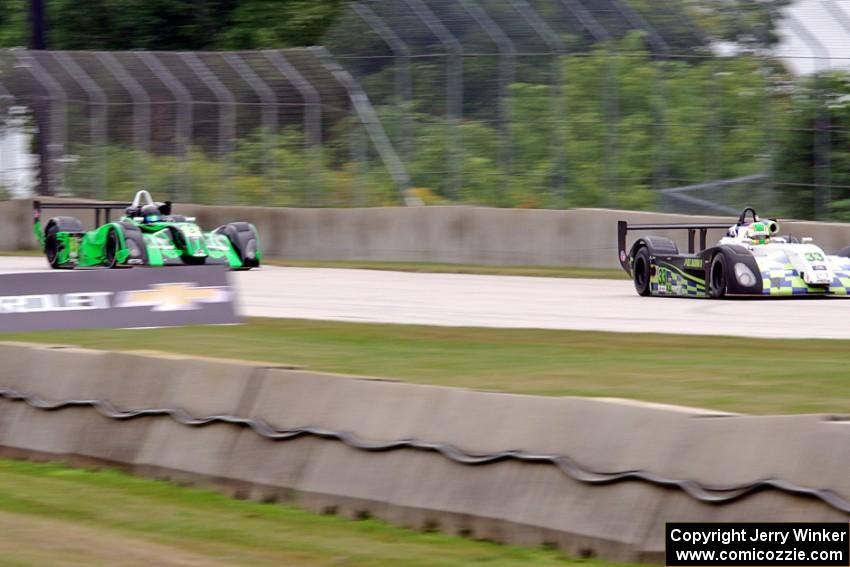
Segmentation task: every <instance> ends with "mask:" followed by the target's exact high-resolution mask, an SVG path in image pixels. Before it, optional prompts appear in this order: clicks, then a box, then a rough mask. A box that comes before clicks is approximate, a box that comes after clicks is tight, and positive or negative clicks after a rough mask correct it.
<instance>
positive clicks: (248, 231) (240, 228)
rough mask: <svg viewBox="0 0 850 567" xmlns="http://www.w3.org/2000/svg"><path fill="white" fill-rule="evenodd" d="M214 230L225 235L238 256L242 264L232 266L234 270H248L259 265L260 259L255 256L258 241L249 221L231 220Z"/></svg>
mask: <svg viewBox="0 0 850 567" xmlns="http://www.w3.org/2000/svg"><path fill="white" fill-rule="evenodd" d="M214 232H215V233H217V234H223V235H225V236H226V237H227V239H228V240H229V241H230V245H231V246H232V247H233V249H234V250H235V251H236V254H237V255H238V256H239V261H240V262H242V266H240V267H239V268H234V269H235V270H240V271H241V270H250V269H251V268H258V267H259V266H260V260H259V258H257V253H258V252H259V250H258V248H259V242H258V240H257V235H256V233H255V232H254V229H253V228H252V226H251V223H247V222H231V223H228V224H226V225H224V226H220V227H218V228H217V229H215V231H214Z"/></svg>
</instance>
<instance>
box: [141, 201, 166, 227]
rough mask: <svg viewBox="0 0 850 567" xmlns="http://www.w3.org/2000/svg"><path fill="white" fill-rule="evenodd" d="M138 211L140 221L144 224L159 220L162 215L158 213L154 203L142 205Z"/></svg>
mask: <svg viewBox="0 0 850 567" xmlns="http://www.w3.org/2000/svg"><path fill="white" fill-rule="evenodd" d="M140 212H141V213H142V214H141V217H142V222H143V223H145V224H147V223H152V222H159V221H160V220H162V217H161V216H160V214H159V207H157V206H156V205H145V206H144V207H142V209H141V211H140Z"/></svg>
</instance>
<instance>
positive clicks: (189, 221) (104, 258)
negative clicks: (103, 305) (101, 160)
mask: <svg viewBox="0 0 850 567" xmlns="http://www.w3.org/2000/svg"><path fill="white" fill-rule="evenodd" d="M142 201H147V202H146V203H142ZM151 205H153V206H155V207H156V210H157V211H158V213H159V214H157V215H155V216H154V217H150V216H149V217H148V218H145V217H143V216H141V209H142V207H144V206H148V207H150V206H151ZM46 209H55V210H63V209H64V210H93V211H94V218H95V228H94V229H93V230H88V231H86V230H84V229H83V225H82V223H81V222H80V220H79V219H77V218H75V217H71V216H54V217H50V218H48V219H47V220H46V221H43V219H42V211H44V210H46ZM117 210H120V211H123V215H122V216H121V217H120V218H119V219H118V220H112V218H111V217H112V213H113V212H114V211H117ZM33 217H34V218H33V229H34V232H35V237H36V239H37V240H38V242H39V244H40V245H41V248H42V250H43V251H44V253H45V255H46V256H47V261H48V262H49V264H50V266H51V267H52V268H57V269H60V268H64V269H72V268H97V267H103V268H118V267H133V266H152V267H160V266H185V265H205V264H223V265H226V266H229V267H230V268H231V269H237V270H240V269H241V270H245V269H250V268H256V267H258V266H259V265H260V262H261V259H262V252H261V250H260V238H259V235H258V234H257V229H256V227H254V225H253V224H251V223H247V222H232V223H228V224H225V225H223V226H220V227H218V228H216V229H215V230H212V231H208V232H204V231H202V230H201V229H200V227H199V226H198V225H197V224H196V223H195V222H194V219H193V218H188V217H185V216H183V215H175V214H172V213H171V203H170V202H164V203H154V202H153V201H152V200H151V199H150V195H148V194H147V192H145V191H140V192H139V194H137V196H136V199H134V201H133V203H131V204H126V203H76V202H59V203H44V202H41V201H33Z"/></svg>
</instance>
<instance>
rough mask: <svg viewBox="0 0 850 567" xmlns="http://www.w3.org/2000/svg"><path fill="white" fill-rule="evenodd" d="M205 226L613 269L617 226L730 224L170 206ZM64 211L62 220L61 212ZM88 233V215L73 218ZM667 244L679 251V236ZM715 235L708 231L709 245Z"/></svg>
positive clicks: (21, 214) (507, 213)
mask: <svg viewBox="0 0 850 567" xmlns="http://www.w3.org/2000/svg"><path fill="white" fill-rule="evenodd" d="M29 203H30V202H29V201H11V202H0V250H16V249H22V248H31V247H33V246H34V240H33V238H32V236H31V228H30V226H31V225H30V223H31V219H32V215H31V212H30V209H29V207H30V204H29ZM175 212H178V213H181V214H187V215H191V216H195V217H197V218H198V221H199V222H200V223H201V225H202V226H204V227H206V228H214V227H216V226H219V225H221V224H224V223H226V222H228V221H234V220H245V221H250V222H253V223H254V224H256V225H257V227H258V229H259V231H260V237H261V239H262V241H263V248H264V250H265V252H266V254H267V255H268V256H269V257H274V258H287V259H308V260H375V261H405V262H457V263H469V264H493V265H549V266H578V267H595V268H615V267H617V266H618V263H617V242H616V223H617V220H620V219H623V220H628V221H629V222H634V223H638V222H643V223H646V222H679V223H681V222H686V221H691V222H727V221H728V222H730V224H731V221H730V219H729V218H728V217H699V216H685V215H667V214H661V213H641V212H634V211H615V210H605V209H575V210H567V211H555V210H536V209H494V208H485V207H463V206H457V207H385V208H363V209H286V208H262V207H214V206H200V205H178V206H175ZM66 213H70V211H66V212H63V214H66ZM78 216H80V218H81V220H82V221H83V223H84V225H86V226H90V225H91V223H92V222H93V216H92V215H91V214H90V213H89V214H83V213H81V214H80V215H78ZM782 229H783V233H786V234H788V233H790V234H794V235H796V236H812V237H814V238H815V242H817V243H818V244H820V245H821V246H822V247H823V248H824V249H825V250H826V251H827V252H835V251H837V250H838V249H840V248H843V247H844V246H848V245H850V225H848V224H840V223H814V222H791V221H788V222H783V223H782ZM668 236H670V237H673V238H675V239H676V240H678V241H679V245H680V248H681V249H683V250H684V249H686V246H687V244H686V240H685V239H684V238H683V237H684V236H685V235H684V234H682V233H681V232H680V233H679V234H676V233H673V234H669V235H668ZM719 236H720V232H719V231H713V232H712V233H711V234H710V235H709V238H710V239H716V238H718V237H719Z"/></svg>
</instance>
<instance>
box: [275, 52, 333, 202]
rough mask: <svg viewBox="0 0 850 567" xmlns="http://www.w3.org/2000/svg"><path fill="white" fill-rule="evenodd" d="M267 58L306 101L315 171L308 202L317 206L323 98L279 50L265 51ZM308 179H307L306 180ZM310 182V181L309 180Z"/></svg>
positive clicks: (309, 146)
mask: <svg viewBox="0 0 850 567" xmlns="http://www.w3.org/2000/svg"><path fill="white" fill-rule="evenodd" d="M263 54H264V55H265V56H266V59H268V60H269V62H271V64H272V65H274V68H275V69H276V70H277V72H278V73H280V74H281V75H283V76H284V77H285V78H286V80H287V81H289V83H290V84H291V85H292V86H294V87H295V89H296V90H297V91H298V92H299V94H300V95H301V99H302V100H303V101H304V105H305V106H304V134H305V136H306V143H307V149H308V151H309V154H310V161H311V163H312V167H313V172H312V175H311V178H312V180H313V181H312V183H310V186H311V187H312V189H311V190H310V193H309V196H308V201H309V202H308V204H309V205H312V206H317V205H318V204H319V200H318V198H317V197H318V196H319V195H317V194H321V193H322V189H323V185H324V184H323V183H322V147H321V143H322V99H321V98H320V97H319V92H318V91H317V90H316V89H315V88H314V87H313V85H312V84H310V82H309V81H308V80H307V79H305V78H304V77H303V76H302V75H301V73H300V72H298V69H296V68H295V67H293V66H292V65H291V64H290V63H289V61H287V60H286V58H285V57H284V56H283V53H281V52H280V51H279V50H267V51H263ZM305 181H307V180H305ZM308 183H309V182H308Z"/></svg>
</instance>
